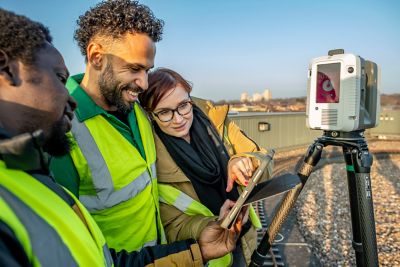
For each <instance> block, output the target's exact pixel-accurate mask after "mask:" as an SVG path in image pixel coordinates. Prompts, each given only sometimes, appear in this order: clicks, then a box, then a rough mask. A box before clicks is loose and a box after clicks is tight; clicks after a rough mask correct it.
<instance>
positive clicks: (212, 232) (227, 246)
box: [199, 199, 248, 262]
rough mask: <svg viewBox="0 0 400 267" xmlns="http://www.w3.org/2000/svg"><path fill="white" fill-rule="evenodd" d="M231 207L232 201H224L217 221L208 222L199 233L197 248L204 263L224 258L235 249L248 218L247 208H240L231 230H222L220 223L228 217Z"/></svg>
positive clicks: (233, 203)
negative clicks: (198, 247)
mask: <svg viewBox="0 0 400 267" xmlns="http://www.w3.org/2000/svg"><path fill="white" fill-rule="evenodd" d="M233 205H235V202H234V201H232V200H229V199H228V200H226V201H225V203H224V204H223V205H222V207H221V209H220V212H219V218H218V219H219V221H218V222H209V223H208V225H207V226H206V227H205V228H204V229H203V231H202V232H201V234H200V238H199V246H200V250H201V254H202V256H203V261H204V262H207V261H209V260H212V259H216V258H220V257H222V256H225V255H226V254H228V253H229V252H231V251H232V250H234V249H235V246H236V241H237V238H238V237H239V234H240V231H241V230H242V225H243V223H245V221H244V220H246V221H247V218H248V208H242V210H241V211H240V213H239V215H238V218H237V219H236V223H235V224H234V226H233V227H232V228H231V229H229V230H228V229H224V228H222V227H221V226H220V221H222V220H223V219H224V218H225V216H226V215H228V213H229V210H230V209H231V208H232V207H233Z"/></svg>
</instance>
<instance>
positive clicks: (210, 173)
mask: <svg viewBox="0 0 400 267" xmlns="http://www.w3.org/2000/svg"><path fill="white" fill-rule="evenodd" d="M155 131H156V133H157V135H158V136H159V137H160V139H161V141H162V142H163V143H164V145H165V147H166V148H167V150H168V152H169V154H170V155H171V157H172V158H173V159H174V161H175V163H176V164H177V165H178V166H179V168H181V170H182V171H183V172H184V174H185V175H186V176H187V177H188V178H189V180H190V181H191V182H192V185H193V187H194V189H195V191H196V193H197V196H198V197H199V199H200V202H201V203H202V204H203V205H205V206H206V207H207V208H208V209H210V210H211V211H212V213H213V214H214V215H218V214H219V209H220V208H221V206H222V204H223V203H224V202H225V200H226V199H228V198H229V199H232V200H236V199H237V198H238V197H239V194H238V191H237V188H236V186H234V188H233V189H232V191H231V192H229V193H227V192H226V191H225V188H226V184H227V178H228V175H227V166H228V161H229V155H228V153H227V151H226V149H225V146H224V144H223V142H222V140H221V138H220V137H219V135H218V132H217V130H216V129H215V127H214V126H213V125H212V124H211V122H210V120H209V119H208V117H207V116H206V115H205V114H204V113H203V112H202V111H201V110H200V108H198V107H196V106H195V105H194V106H193V124H192V127H191V128H190V144H189V143H188V142H186V141H185V140H184V139H182V138H178V137H173V136H170V135H168V134H166V133H164V132H163V131H162V130H161V129H160V128H159V127H158V125H157V124H155Z"/></svg>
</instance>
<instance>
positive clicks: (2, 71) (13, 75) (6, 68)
mask: <svg viewBox="0 0 400 267" xmlns="http://www.w3.org/2000/svg"><path fill="white" fill-rule="evenodd" d="M14 65H15V64H12V62H10V58H9V57H8V55H7V53H6V52H4V51H3V50H2V49H0V82H1V83H3V82H5V83H7V84H8V85H11V86H14V85H16V84H17V80H18V75H17V74H18V71H17V70H16V66H14Z"/></svg>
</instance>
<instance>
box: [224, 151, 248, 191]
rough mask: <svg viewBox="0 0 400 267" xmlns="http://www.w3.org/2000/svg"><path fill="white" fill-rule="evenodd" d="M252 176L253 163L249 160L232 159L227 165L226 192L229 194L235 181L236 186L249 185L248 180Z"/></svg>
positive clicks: (243, 158)
mask: <svg viewBox="0 0 400 267" xmlns="http://www.w3.org/2000/svg"><path fill="white" fill-rule="evenodd" d="M252 174H253V163H252V162H251V159H250V158H247V157H239V158H234V159H232V160H230V161H229V163H228V182H227V186H226V192H230V191H231V190H232V188H233V183H234V182H235V181H236V182H237V183H238V184H241V185H245V186H247V184H248V183H249V182H248V180H249V179H250V178H251V175H252Z"/></svg>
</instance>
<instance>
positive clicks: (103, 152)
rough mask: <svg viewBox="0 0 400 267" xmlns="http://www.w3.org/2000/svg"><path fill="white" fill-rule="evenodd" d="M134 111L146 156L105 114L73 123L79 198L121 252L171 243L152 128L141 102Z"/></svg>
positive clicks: (111, 243)
mask: <svg viewBox="0 0 400 267" xmlns="http://www.w3.org/2000/svg"><path fill="white" fill-rule="evenodd" d="M135 113H136V118H137V122H138V126H139V130H140V135H141V138H142V141H143V147H144V151H145V155H146V160H145V159H143V158H142V156H141V155H140V153H139V151H138V150H137V149H136V148H135V147H134V146H133V145H132V144H131V143H130V142H129V141H128V140H126V139H125V137H124V136H123V135H122V134H121V133H120V132H119V131H118V130H117V129H116V128H115V127H114V126H113V125H111V124H110V123H109V122H108V121H107V120H106V119H105V118H104V117H103V116H102V115H97V116H95V117H92V118H90V119H87V120H85V121H84V122H79V121H78V120H77V119H74V120H73V122H72V123H73V127H72V135H73V138H74V140H75V141H76V144H77V146H74V147H73V149H72V151H71V153H70V155H71V158H72V160H73V162H74V164H75V167H76V169H77V171H78V174H79V176H80V179H81V184H80V189H79V199H80V200H81V201H82V203H83V204H84V205H85V206H86V207H87V208H88V210H89V211H90V212H91V214H92V215H93V217H94V219H95V220H96V222H97V223H98V225H99V226H100V228H101V229H102V231H103V233H104V235H105V237H106V240H107V243H108V244H109V246H110V247H111V248H113V249H115V250H116V251H117V252H118V251H120V250H122V249H125V250H127V251H128V252H131V251H135V250H140V249H141V248H142V247H145V246H150V245H155V244H157V243H159V242H160V241H161V243H166V238H165V234H164V229H163V228H162V223H161V219H160V215H159V207H158V205H159V204H158V191H157V186H156V184H157V180H156V176H155V173H156V166H155V159H156V156H155V145H154V140H153V135H152V129H151V125H150V123H149V121H148V119H147V117H146V115H145V114H144V113H143V112H142V111H141V109H140V107H139V106H138V105H137V104H135ZM157 241H158V242H157Z"/></svg>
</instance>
